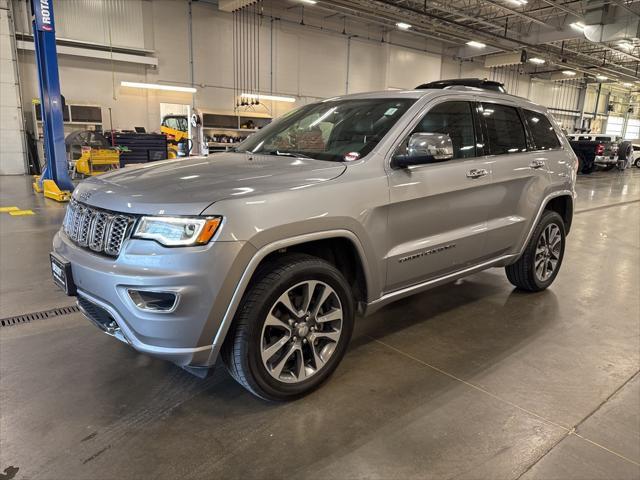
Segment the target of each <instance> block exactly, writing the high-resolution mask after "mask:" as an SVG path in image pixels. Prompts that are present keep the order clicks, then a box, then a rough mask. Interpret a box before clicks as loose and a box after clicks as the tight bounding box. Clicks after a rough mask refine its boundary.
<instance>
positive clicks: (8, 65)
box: [0, 0, 25, 175]
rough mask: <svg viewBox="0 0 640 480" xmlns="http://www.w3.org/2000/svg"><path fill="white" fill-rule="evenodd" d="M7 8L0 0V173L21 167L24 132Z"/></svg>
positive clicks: (7, 172)
mask: <svg viewBox="0 0 640 480" xmlns="http://www.w3.org/2000/svg"><path fill="white" fill-rule="evenodd" d="M10 33H11V30H10V24H9V9H8V4H7V2H6V0H0V175H14V174H20V173H24V171H25V151H24V143H23V139H24V135H23V126H22V112H21V108H22V106H21V103H20V95H19V91H18V90H19V89H18V79H17V76H16V73H17V69H16V65H15V50H14V48H13V43H12V41H11V35H10Z"/></svg>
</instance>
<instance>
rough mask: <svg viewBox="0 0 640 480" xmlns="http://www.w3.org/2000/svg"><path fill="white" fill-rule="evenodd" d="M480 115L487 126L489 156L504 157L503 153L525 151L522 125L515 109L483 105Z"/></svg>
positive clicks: (489, 104)
mask: <svg viewBox="0 0 640 480" xmlns="http://www.w3.org/2000/svg"><path fill="white" fill-rule="evenodd" d="M482 115H483V117H484V121H485V124H486V126H487V136H488V141H489V153H490V154H491V155H504V154H505V153H516V152H525V151H526V150H527V137H526V135H525V133H524V125H523V124H522V120H520V114H519V113H518V110H517V109H516V108H514V107H508V106H506V105H497V104H495V103H483V104H482Z"/></svg>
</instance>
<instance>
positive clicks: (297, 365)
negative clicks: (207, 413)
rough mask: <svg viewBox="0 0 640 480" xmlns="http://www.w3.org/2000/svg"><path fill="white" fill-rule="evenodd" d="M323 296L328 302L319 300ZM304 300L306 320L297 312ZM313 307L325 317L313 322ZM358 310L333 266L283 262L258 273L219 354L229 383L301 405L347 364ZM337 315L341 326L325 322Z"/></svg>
mask: <svg viewBox="0 0 640 480" xmlns="http://www.w3.org/2000/svg"><path fill="white" fill-rule="evenodd" d="M309 291H311V292H313V293H312V294H311V295H309V294H308V292H309ZM325 294H326V295H328V297H327V298H326V299H325V300H324V301H318V300H319V299H322V298H324V296H325ZM307 297H309V298H310V300H309V302H308V303H307V305H308V308H306V310H307V312H309V315H306V312H305V314H303V315H299V314H300V312H299V311H298V312H297V313H295V314H294V313H293V310H296V309H298V310H299V309H300V308H301V307H302V309H303V310H304V305H303V303H304V302H305V299H306V298H307ZM285 298H286V299H288V302H289V303H288V304H289V308H286V307H285V300H283V299H285ZM323 302H324V303H323ZM318 303H320V305H319V306H318V305H317V304H318ZM316 306H317V308H318V309H320V311H319V312H317V314H316V315H315V316H314V312H313V311H314V310H315V308H316ZM338 310H340V311H339V312H338V313H336V311H338ZM316 311H317V310H316ZM354 311H355V305H354V299H353V295H352V292H351V288H350V287H349V284H348V283H347V281H346V280H345V278H344V277H343V275H342V274H341V273H340V271H338V269H336V268H335V267H334V266H333V265H331V264H330V263H328V262H326V261H324V260H322V259H319V258H316V257H313V256H311V255H306V254H297V253H296V254H286V255H283V256H281V257H278V258H276V259H274V260H272V261H270V262H268V263H267V264H265V265H264V266H262V267H260V268H259V270H258V272H256V274H255V276H254V278H253V279H252V281H251V283H250V285H249V288H248V289H247V292H245V295H244V297H243V299H242V302H241V304H240V307H239V308H238V312H237V313H236V317H235V319H234V325H233V327H232V330H231V331H230V332H229V333H228V335H227V338H226V340H225V343H224V345H223V347H222V358H223V360H224V363H225V365H226V367H227V370H228V371H229V373H230V374H231V376H232V377H233V378H234V379H235V380H236V381H237V382H238V383H240V385H242V386H243V387H245V388H246V389H247V390H249V391H250V392H251V393H253V394H254V395H256V396H257V397H259V398H262V399H264V400H268V401H286V400H293V399H296V398H299V397H301V396H303V395H305V394H307V393H309V392H311V391H313V390H314V389H315V388H317V387H318V386H319V385H320V384H322V383H323V382H324V381H325V380H326V379H327V378H328V377H329V376H330V375H331V374H332V373H333V371H334V370H335V369H336V367H337V366H338V364H339V363H340V361H341V360H342V358H343V357H344V354H345V352H346V350H347V346H348V344H349V340H350V338H351V333H352V331H353V323H354ZM340 314H341V319H340V320H322V321H323V322H325V321H326V323H320V320H321V319H327V318H333V317H334V316H335V317H337V316H339V315H340ZM316 318H317V319H318V322H316ZM287 329H288V330H287ZM314 329H315V330H314ZM336 331H337V332H338V333H336ZM330 337H331V339H330ZM280 342H283V343H282V346H279V345H280ZM303 342H304V343H303ZM273 349H276V350H273ZM269 352H273V353H269ZM291 352H293V353H291ZM314 352H315V353H314ZM305 362H306V363H305Z"/></svg>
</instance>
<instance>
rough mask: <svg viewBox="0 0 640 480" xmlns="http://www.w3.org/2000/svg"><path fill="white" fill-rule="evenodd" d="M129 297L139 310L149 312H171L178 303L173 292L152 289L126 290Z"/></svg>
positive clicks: (176, 296)
mask: <svg viewBox="0 0 640 480" xmlns="http://www.w3.org/2000/svg"><path fill="white" fill-rule="evenodd" d="M127 292H128V293H129V297H131V300H132V301H133V303H134V304H135V305H136V307H138V308H139V309H140V310H148V311H150V312H164V313H169V312H173V311H174V310H175V308H176V306H177V305H178V295H177V294H176V293H173V292H157V291H153V290H131V289H129V290H127Z"/></svg>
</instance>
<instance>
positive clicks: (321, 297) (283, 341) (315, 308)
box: [260, 280, 343, 383]
mask: <svg viewBox="0 0 640 480" xmlns="http://www.w3.org/2000/svg"><path fill="white" fill-rule="evenodd" d="M342 319H343V310H342V305H341V303H340V298H339V297H338V294H337V293H336V292H335V290H334V289H333V288H331V287H330V286H329V285H327V284H326V283H324V282H320V281H316V280H309V281H305V282H302V283H298V284H296V285H294V286H293V287H291V288H289V289H288V290H287V291H285V292H284V293H283V294H282V295H280V297H279V298H278V299H277V300H276V302H275V303H274V304H273V305H272V306H271V308H270V309H269V313H268V314H267V318H266V319H265V321H264V325H263V327H262V333H261V336H260V354H261V357H262V363H263V365H264V366H265V368H266V369H267V371H268V372H269V374H270V375H271V376H272V377H273V378H275V379H276V380H278V381H280V382H285V383H298V382H301V381H303V380H305V379H307V378H309V377H311V376H313V375H315V374H316V373H318V372H319V371H320V370H322V368H323V367H324V366H325V365H326V363H327V362H328V361H329V358H330V357H331V356H332V355H333V353H334V351H335V349H336V347H337V345H338V341H339V340H340V335H341V333H342Z"/></svg>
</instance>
